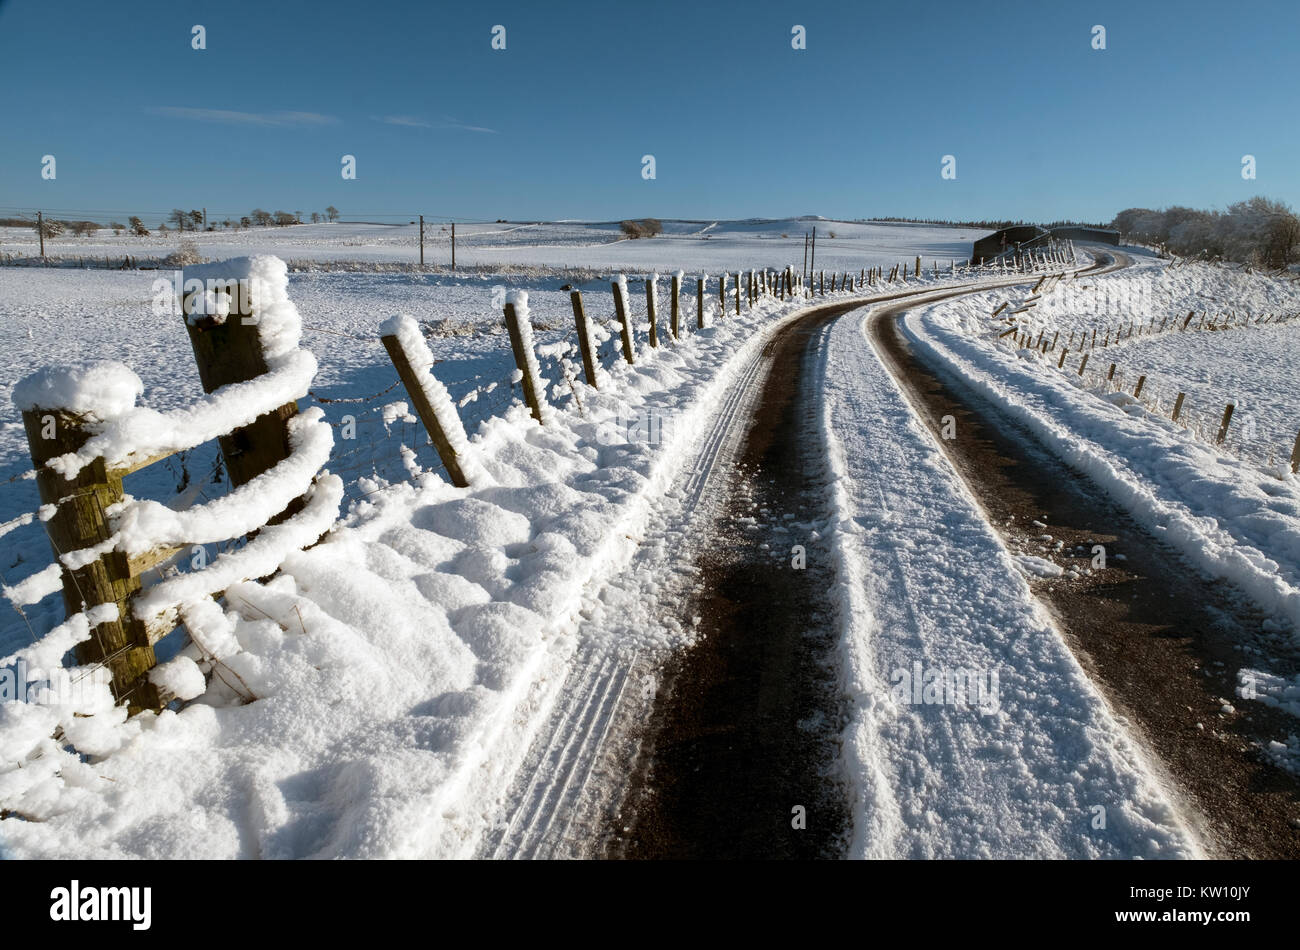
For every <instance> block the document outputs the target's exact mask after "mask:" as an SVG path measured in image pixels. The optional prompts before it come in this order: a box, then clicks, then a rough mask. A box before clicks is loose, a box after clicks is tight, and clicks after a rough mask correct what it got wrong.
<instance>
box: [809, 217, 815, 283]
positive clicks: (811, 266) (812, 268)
mask: <svg viewBox="0 0 1300 950" xmlns="http://www.w3.org/2000/svg"><path fill="white" fill-rule="evenodd" d="M808 263H809V267H808V286H809V287H811V286H812V282H813V272H814V271H815V270H817V228H815V227H814V228H813V233H812V257H811V258H809V261H808Z"/></svg>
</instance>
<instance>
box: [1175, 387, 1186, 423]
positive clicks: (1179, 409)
mask: <svg viewBox="0 0 1300 950" xmlns="http://www.w3.org/2000/svg"><path fill="white" fill-rule="evenodd" d="M1186 398H1187V393H1179V394H1178V398H1177V399H1175V400H1174V414H1173V417H1172V418H1173V421H1174V422H1177V421H1178V417H1179V416H1180V415H1182V414H1183V400H1184V399H1186Z"/></svg>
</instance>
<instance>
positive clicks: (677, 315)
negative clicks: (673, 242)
mask: <svg viewBox="0 0 1300 950" xmlns="http://www.w3.org/2000/svg"><path fill="white" fill-rule="evenodd" d="M681 319H682V272H681V271H678V272H677V273H675V274H673V306H672V318H671V325H672V331H673V339H674V340H678V339H681Z"/></svg>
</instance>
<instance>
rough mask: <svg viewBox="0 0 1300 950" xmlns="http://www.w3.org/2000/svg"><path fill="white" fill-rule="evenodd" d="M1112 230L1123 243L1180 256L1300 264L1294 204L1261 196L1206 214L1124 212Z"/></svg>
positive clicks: (1193, 211) (1298, 223)
mask: <svg viewBox="0 0 1300 950" xmlns="http://www.w3.org/2000/svg"><path fill="white" fill-rule="evenodd" d="M1111 226H1112V227H1113V228H1114V229H1115V230H1116V231H1118V232H1119V233H1120V239H1121V240H1124V241H1127V242H1129V243H1138V244H1146V245H1149V246H1151V247H1155V248H1158V249H1159V250H1162V251H1164V252H1166V253H1169V254H1176V255H1178V256H1179V257H1194V258H1199V259H1201V260H1209V261H1233V262H1236V263H1238V264H1255V265H1258V266H1260V267H1287V266H1289V265H1290V264H1292V263H1293V262H1295V261H1297V260H1300V218H1297V217H1296V214H1295V212H1294V211H1293V210H1292V209H1291V207H1290V206H1289V205H1287V204H1286V203H1285V202H1282V201H1275V200H1273V199H1271V198H1265V197H1263V196H1256V197H1254V198H1249V199H1247V200H1245V201H1238V202H1237V203H1236V204H1232V205H1229V206H1228V208H1227V210H1225V211H1205V210H1201V209H1198V208H1187V207H1184V206H1182V205H1174V206H1173V207H1169V208H1163V209H1161V210H1159V211H1154V210H1152V209H1150V208H1125V209H1124V210H1123V211H1121V212H1120V213H1119V214H1117V215H1115V220H1114V221H1113V222H1112V224H1111Z"/></svg>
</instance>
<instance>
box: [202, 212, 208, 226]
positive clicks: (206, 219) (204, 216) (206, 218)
mask: <svg viewBox="0 0 1300 950" xmlns="http://www.w3.org/2000/svg"><path fill="white" fill-rule="evenodd" d="M207 229H208V209H207V208H204V209H203V230H204V231H206V230H207Z"/></svg>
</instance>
